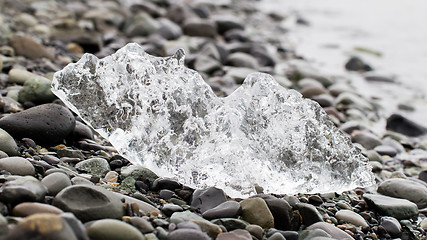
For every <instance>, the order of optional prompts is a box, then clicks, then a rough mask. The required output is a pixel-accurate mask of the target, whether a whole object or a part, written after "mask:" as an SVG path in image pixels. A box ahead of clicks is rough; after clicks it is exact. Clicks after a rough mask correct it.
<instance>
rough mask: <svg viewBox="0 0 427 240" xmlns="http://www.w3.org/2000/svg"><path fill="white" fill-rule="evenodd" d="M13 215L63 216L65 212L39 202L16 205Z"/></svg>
mask: <svg viewBox="0 0 427 240" xmlns="http://www.w3.org/2000/svg"><path fill="white" fill-rule="evenodd" d="M12 213H13V215H14V216H17V217H27V216H30V215H33V214H36V213H51V214H58V215H59V214H61V213H63V211H62V210H61V209H59V208H57V207H55V206H52V205H49V204H45V203H37V202H24V203H20V204H18V205H16V206H15V207H14V208H13V210H12Z"/></svg>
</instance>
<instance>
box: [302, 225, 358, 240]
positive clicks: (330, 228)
mask: <svg viewBox="0 0 427 240" xmlns="http://www.w3.org/2000/svg"><path fill="white" fill-rule="evenodd" d="M313 229H322V230H323V231H325V232H327V233H328V234H329V235H331V237H332V238H334V239H347V240H352V239H353V237H351V236H350V235H349V234H348V233H346V232H344V231H343V230H341V229H339V228H337V227H335V226H334V225H332V224H329V223H326V222H318V223H315V224H313V225H310V226H308V227H307V230H313Z"/></svg>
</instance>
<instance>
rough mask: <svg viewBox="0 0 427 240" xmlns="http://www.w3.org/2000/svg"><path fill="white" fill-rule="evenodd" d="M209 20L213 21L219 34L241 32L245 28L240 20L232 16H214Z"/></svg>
mask: <svg viewBox="0 0 427 240" xmlns="http://www.w3.org/2000/svg"><path fill="white" fill-rule="evenodd" d="M211 19H213V20H214V21H215V23H216V26H217V27H218V32H219V33H225V32H227V31H229V30H232V29H241V30H243V29H244V28H245V26H244V24H243V23H242V22H241V20H240V19H239V18H237V17H235V16H233V15H215V16H212V17H211Z"/></svg>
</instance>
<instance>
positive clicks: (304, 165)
mask: <svg viewBox="0 0 427 240" xmlns="http://www.w3.org/2000/svg"><path fill="white" fill-rule="evenodd" d="M183 58H184V54H183V52H182V51H178V52H177V54H175V56H174V57H168V58H158V57H153V56H150V55H148V54H147V53H145V52H144V51H143V50H142V48H141V47H140V46H139V45H137V44H128V45H126V46H125V47H123V48H122V49H120V50H118V51H117V52H116V53H115V54H113V55H111V56H108V57H105V58H103V59H98V58H97V57H95V56H94V55H91V54H85V55H84V56H83V57H82V59H80V61H78V62H77V63H74V64H69V65H68V66H67V67H65V68H64V69H63V70H62V71H59V72H57V73H56V74H55V76H54V80H53V83H52V91H53V92H54V93H55V94H56V95H57V96H58V97H59V98H60V99H61V100H62V101H63V102H64V103H65V104H66V105H67V106H68V107H69V108H71V109H72V110H73V111H74V112H75V113H77V114H78V115H79V116H80V117H81V118H82V119H83V120H84V121H85V122H86V123H88V124H89V125H91V126H92V127H93V128H94V129H95V130H96V131H97V132H98V133H100V134H101V135H102V136H103V137H105V138H107V139H108V140H109V141H110V142H111V144H112V145H113V146H114V147H115V148H116V149H117V150H118V152H119V153H120V154H122V155H123V156H125V157H126V158H128V159H129V160H130V161H131V162H132V163H134V164H143V165H144V166H146V167H148V168H150V169H151V170H153V171H155V172H156V173H157V174H159V175H160V176H167V177H173V178H176V179H178V180H179V181H180V182H182V183H184V184H187V185H190V186H193V187H198V188H202V187H205V186H217V187H220V188H223V189H224V190H225V191H226V192H227V193H228V194H230V195H234V196H236V195H245V194H250V193H253V189H254V184H258V185H260V186H262V187H263V188H264V190H265V191H266V192H274V193H296V192H327V191H343V190H348V189H351V188H354V187H356V186H368V185H371V184H372V183H373V175H372V173H371V169H370V166H369V164H368V163H367V159H366V158H365V157H363V156H362V155H361V154H360V152H359V150H357V149H356V148H355V147H354V146H353V145H352V144H351V142H350V141H349V139H348V138H347V137H346V136H344V135H343V134H342V133H341V132H340V131H339V130H338V129H337V128H336V127H335V126H334V125H333V123H332V122H331V121H330V120H329V119H328V117H327V115H326V113H325V112H324V111H323V110H322V108H321V107H320V106H319V105H318V104H317V103H315V102H313V101H311V100H308V99H303V98H302V97H301V95H300V94H299V93H298V92H296V91H293V90H286V89H285V88H283V87H281V86H280V85H279V84H278V83H277V82H276V81H275V80H274V79H273V78H272V77H271V76H270V75H267V74H262V73H254V74H250V75H249V76H248V77H247V78H246V80H245V81H244V83H243V85H242V86H241V87H239V88H238V89H237V90H236V91H235V92H234V93H233V94H231V95H230V96H228V97H226V98H218V97H216V96H215V94H214V93H213V91H212V90H211V88H210V87H209V86H208V85H207V84H206V83H205V82H204V81H203V79H202V78H201V76H200V75H199V74H198V73H197V72H195V71H193V70H190V69H188V68H186V67H184V65H183Z"/></svg>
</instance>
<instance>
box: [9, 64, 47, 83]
mask: <svg viewBox="0 0 427 240" xmlns="http://www.w3.org/2000/svg"><path fill="white" fill-rule="evenodd" d="M8 75H9V80H8V82H10V83H17V84H21V85H24V84H25V82H26V81H27V80H28V79H32V78H38V77H41V76H38V75H36V74H34V73H32V72H29V71H27V70H25V69H20V68H12V69H11V70H10V71H9V73H8Z"/></svg>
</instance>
